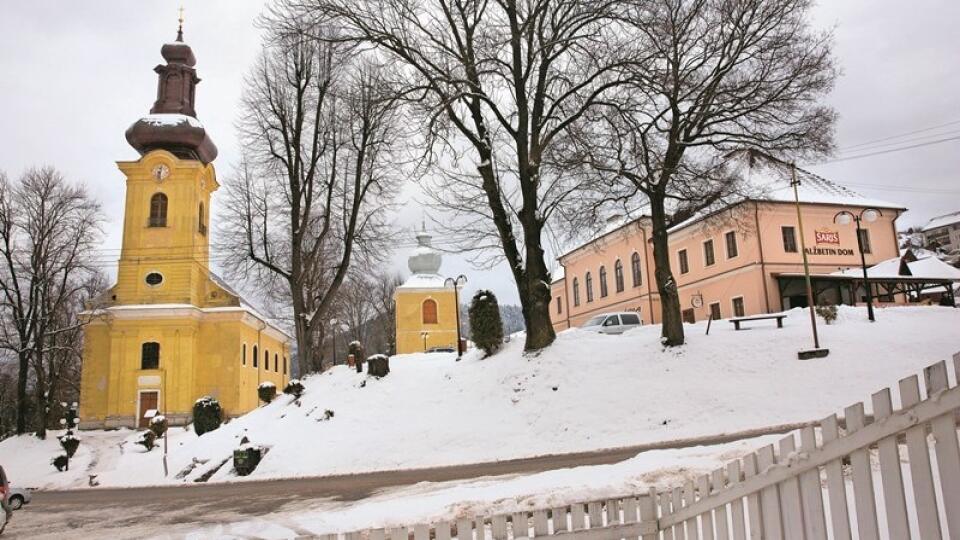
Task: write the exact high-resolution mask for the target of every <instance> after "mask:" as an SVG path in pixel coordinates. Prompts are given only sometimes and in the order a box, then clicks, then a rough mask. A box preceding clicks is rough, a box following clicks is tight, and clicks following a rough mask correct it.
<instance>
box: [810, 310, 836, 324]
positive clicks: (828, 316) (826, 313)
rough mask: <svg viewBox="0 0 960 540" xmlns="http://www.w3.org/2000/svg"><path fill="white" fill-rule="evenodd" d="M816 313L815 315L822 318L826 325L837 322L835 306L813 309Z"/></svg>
mask: <svg viewBox="0 0 960 540" xmlns="http://www.w3.org/2000/svg"><path fill="white" fill-rule="evenodd" d="M814 310H815V311H816V312H817V315H819V316H820V317H822V318H823V321H824V322H825V323H827V324H833V322H834V321H836V320H837V306H833V305H826V306H817V307H816V308H814Z"/></svg>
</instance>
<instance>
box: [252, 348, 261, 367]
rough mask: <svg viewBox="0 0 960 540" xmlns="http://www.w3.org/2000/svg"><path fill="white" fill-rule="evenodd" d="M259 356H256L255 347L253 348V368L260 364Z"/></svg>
mask: <svg viewBox="0 0 960 540" xmlns="http://www.w3.org/2000/svg"><path fill="white" fill-rule="evenodd" d="M259 358H260V355H259V354H257V346H256V345H254V346H253V367H257V364H258V363H259V362H260V360H259Z"/></svg>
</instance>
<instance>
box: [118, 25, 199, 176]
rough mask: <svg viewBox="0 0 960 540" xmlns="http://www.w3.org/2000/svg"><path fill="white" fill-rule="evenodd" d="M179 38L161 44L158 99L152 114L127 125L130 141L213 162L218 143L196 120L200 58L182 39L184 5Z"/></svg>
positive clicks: (139, 148)
mask: <svg viewBox="0 0 960 540" xmlns="http://www.w3.org/2000/svg"><path fill="white" fill-rule="evenodd" d="M178 21H179V23H180V24H179V26H178V27H177V40H176V41H175V42H172V43H166V44H164V45H163V47H161V48H160V55H161V56H163V59H164V60H166V62H167V63H166V64H160V65H158V66H157V67H155V68H153V70H154V71H155V72H156V73H157V78H158V80H157V99H156V101H154V102H153V107H151V108H150V115H149V116H147V117H144V118H141V119H140V120H139V121H137V122H136V123H134V124H133V125H132V126H130V128H129V129H127V142H129V143H130V145H131V146H133V147H134V148H135V149H136V150H137V151H138V152H140V154H141V155H142V154H146V153H147V152H149V151H151V150H155V149H162V150H167V151H169V152H172V153H173V154H174V155H177V156H179V157H181V158H183V159H197V160H200V161H202V162H203V163H210V162H211V161H213V160H214V159H215V158H216V157H217V147H216V146H215V145H214V144H213V141H212V140H211V139H210V137H209V136H208V135H207V132H206V130H204V129H203V126H202V125H201V124H200V122H198V121H197V120H196V118H197V111H196V108H195V106H194V100H195V98H196V89H197V84H198V83H199V82H200V77H198V76H197V70H196V69H195V68H194V66H196V65H197V58H196V57H195V56H194V55H193V49H191V48H190V46H189V45H187V44H186V43H184V42H183V8H181V10H180V16H179V18H178Z"/></svg>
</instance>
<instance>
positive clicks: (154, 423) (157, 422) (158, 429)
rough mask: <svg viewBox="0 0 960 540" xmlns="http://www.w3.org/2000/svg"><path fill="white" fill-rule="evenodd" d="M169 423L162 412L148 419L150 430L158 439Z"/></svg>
mask: <svg viewBox="0 0 960 540" xmlns="http://www.w3.org/2000/svg"><path fill="white" fill-rule="evenodd" d="M169 425H170V424H169V423H168V422H167V417H166V416H164V415H162V414H158V415H156V416H154V417H153V418H151V419H150V431H152V432H153V434H154V435H156V436H157V438H158V439H159V438H160V437H163V434H164V433H166V432H167V427H169Z"/></svg>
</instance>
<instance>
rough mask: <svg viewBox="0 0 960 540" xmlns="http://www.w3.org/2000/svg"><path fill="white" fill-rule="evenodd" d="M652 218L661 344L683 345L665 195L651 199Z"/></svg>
mask: <svg viewBox="0 0 960 540" xmlns="http://www.w3.org/2000/svg"><path fill="white" fill-rule="evenodd" d="M650 219H651V221H652V222H653V223H652V228H653V233H652V238H653V264H654V276H655V279H656V281H657V292H659V293H660V317H661V319H662V325H661V332H660V335H661V336H662V342H663V344H664V345H666V346H668V347H673V346H676V345H683V319H682V318H681V316H680V294H679V292H678V291H677V282H676V280H674V279H673V272H671V270H670V250H669V235H668V234H667V218H666V214H665V213H664V201H663V197H662V196H658V195H656V194H653V195H652V196H651V197H650Z"/></svg>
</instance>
